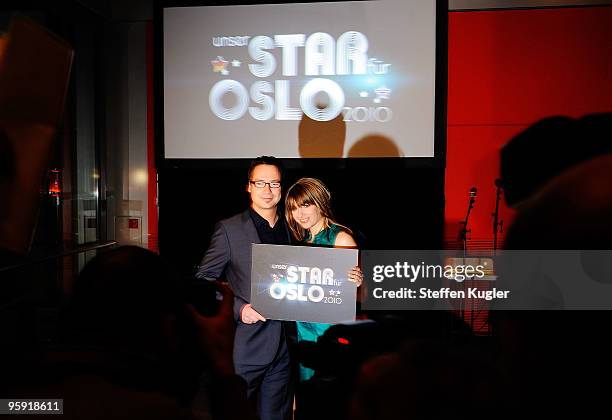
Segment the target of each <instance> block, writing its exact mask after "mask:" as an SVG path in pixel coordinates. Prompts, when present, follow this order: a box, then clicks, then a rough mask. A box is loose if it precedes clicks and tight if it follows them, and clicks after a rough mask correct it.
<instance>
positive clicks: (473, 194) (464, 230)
mask: <svg viewBox="0 0 612 420" xmlns="http://www.w3.org/2000/svg"><path fill="white" fill-rule="evenodd" d="M475 202H476V188H472V189H471V190H470V199H469V201H468V208H467V213H466V215H465V219H464V220H463V222H460V224H462V225H463V228H462V229H461V231H460V232H459V238H460V239H461V242H462V248H463V257H466V254H467V241H468V233H470V232H471V231H472V230H471V229H468V228H467V227H468V220H469V218H470V213H471V212H472V209H473V208H474V203H475Z"/></svg>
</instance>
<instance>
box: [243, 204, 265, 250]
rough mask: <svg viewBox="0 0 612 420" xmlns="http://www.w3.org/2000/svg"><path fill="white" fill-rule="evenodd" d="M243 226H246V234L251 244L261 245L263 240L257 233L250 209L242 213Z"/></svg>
mask: <svg viewBox="0 0 612 420" xmlns="http://www.w3.org/2000/svg"><path fill="white" fill-rule="evenodd" d="M242 226H244V232H245V233H246V236H247V238H248V239H249V241H251V243H253V244H260V243H261V239H259V234H258V233H257V229H255V224H254V223H253V219H251V213H250V210H249V209H246V211H245V212H243V213H242Z"/></svg>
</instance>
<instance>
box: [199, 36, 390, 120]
mask: <svg viewBox="0 0 612 420" xmlns="http://www.w3.org/2000/svg"><path fill="white" fill-rule="evenodd" d="M212 44H213V46H215V47H217V48H223V49H224V54H223V55H217V56H216V57H215V58H214V59H212V60H211V70H212V72H213V73H215V74H218V75H221V76H226V77H225V78H223V79H222V80H220V81H218V82H216V83H215V84H214V85H213V87H212V88H211V90H210V93H209V98H208V99H209V105H210V109H211V111H212V113H213V114H214V115H215V116H216V117H218V118H220V119H223V120H227V121H233V120H238V119H240V118H243V117H245V115H246V114H247V113H248V114H249V115H250V117H251V118H253V119H255V120H259V121H267V120H271V119H275V120H300V119H301V118H302V114H305V115H307V116H308V117H309V118H311V119H313V120H316V121H330V120H333V119H334V118H336V117H338V115H340V114H341V113H342V114H343V118H344V120H345V121H356V122H372V121H375V122H383V123H384V122H388V121H390V120H391V118H392V116H393V113H392V110H391V108H390V107H389V106H387V105H386V104H385V102H386V101H388V100H390V99H391V95H392V89H391V88H390V87H389V86H388V83H387V80H386V78H385V76H386V75H387V74H388V72H389V67H390V66H391V64H390V63H386V62H384V61H383V60H380V59H378V58H375V57H368V39H367V37H366V36H365V35H364V34H362V33H361V32H357V31H348V32H344V33H343V34H342V35H340V36H339V37H338V39H334V37H332V36H331V35H330V34H328V33H325V32H316V33H313V34H311V35H309V36H308V37H306V35H305V34H284V35H274V36H273V38H272V37H269V36H254V37H251V36H218V37H213V39H212ZM230 47H231V48H230ZM244 48H246V49H247V50H248V57H249V60H250V61H251V62H249V63H248V66H246V67H247V68H248V72H249V75H250V76H255V77H256V78H258V79H267V78H270V77H273V76H274V74H275V72H277V67H280V73H281V75H282V77H281V78H278V79H276V80H255V81H254V82H252V83H251V84H250V86H249V88H248V89H247V87H246V86H245V84H243V83H242V82H240V81H238V80H236V79H240V80H244V78H243V77H233V76H232V72H234V71H236V72H237V71H244V70H243V69H242V67H241V64H242V62H241V61H240V59H238V58H237V57H241V55H240V51H241V50H242V49H244ZM275 50H280V61H281V63H280V66H279V65H278V63H277V58H276V57H275V55H274V54H273V52H275ZM243 54H244V53H243ZM302 56H303V58H302V59H301V60H300V58H301V57H302ZM224 57H226V58H224ZM299 61H302V62H303V66H302V67H301V68H299V67H300V66H299V65H298V62H299ZM299 70H302V72H300V71H299ZM296 87H297V88H298V89H300V92H299V95H297V96H293V97H292V95H291V89H292V88H294V89H295V88H296ZM292 98H294V99H293V102H296V103H292ZM322 98H323V99H324V100H323V99H322ZM349 101H355V103H351V105H352V106H348V105H347V102H349ZM251 102H252V103H254V104H256V105H255V106H251V105H250V104H251ZM357 102H358V103H357ZM296 105H299V106H296ZM354 105H359V106H354Z"/></svg>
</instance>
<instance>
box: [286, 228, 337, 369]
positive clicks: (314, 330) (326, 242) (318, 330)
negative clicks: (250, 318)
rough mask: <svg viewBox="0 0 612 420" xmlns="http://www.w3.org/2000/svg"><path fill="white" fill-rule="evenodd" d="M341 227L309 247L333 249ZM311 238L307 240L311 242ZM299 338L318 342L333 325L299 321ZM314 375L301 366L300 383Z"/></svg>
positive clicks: (325, 231) (324, 233)
mask: <svg viewBox="0 0 612 420" xmlns="http://www.w3.org/2000/svg"><path fill="white" fill-rule="evenodd" d="M341 230H342V229H340V227H339V226H338V225H335V224H331V225H330V226H329V227H328V228H325V229H323V230H322V231H320V232H319V233H317V234H316V235H315V237H314V239H313V240H312V242H310V243H308V245H316V246H327V247H333V246H334V243H335V242H336V236H338V233H339V232H340V231H341ZM309 240H310V237H307V238H306V241H309ZM296 324H297V336H298V342H299V341H313V342H316V341H317V340H318V339H319V337H320V336H322V335H323V333H324V332H325V331H326V330H327V329H328V328H329V327H331V324H319V323H316V322H302V321H297V322H296ZM313 375H314V370H312V369H310V368H307V367H305V366H303V365H302V364H300V381H307V380H308V379H310V378H312V376H313Z"/></svg>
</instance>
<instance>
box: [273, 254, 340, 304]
mask: <svg viewBox="0 0 612 420" xmlns="http://www.w3.org/2000/svg"><path fill="white" fill-rule="evenodd" d="M270 268H271V269H272V270H273V271H272V273H271V280H272V281H271V282H270V283H269V288H268V293H269V295H270V297H271V298H272V299H276V300H283V299H286V300H296V301H301V302H314V303H320V302H321V303H332V304H337V305H339V304H341V303H342V298H341V297H340V295H341V294H342V291H341V290H340V286H342V281H341V280H338V279H334V271H333V270H332V269H331V268H323V269H321V268H319V267H303V266H296V265H287V264H272V265H271V266H270ZM326 291H327V293H326Z"/></svg>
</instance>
